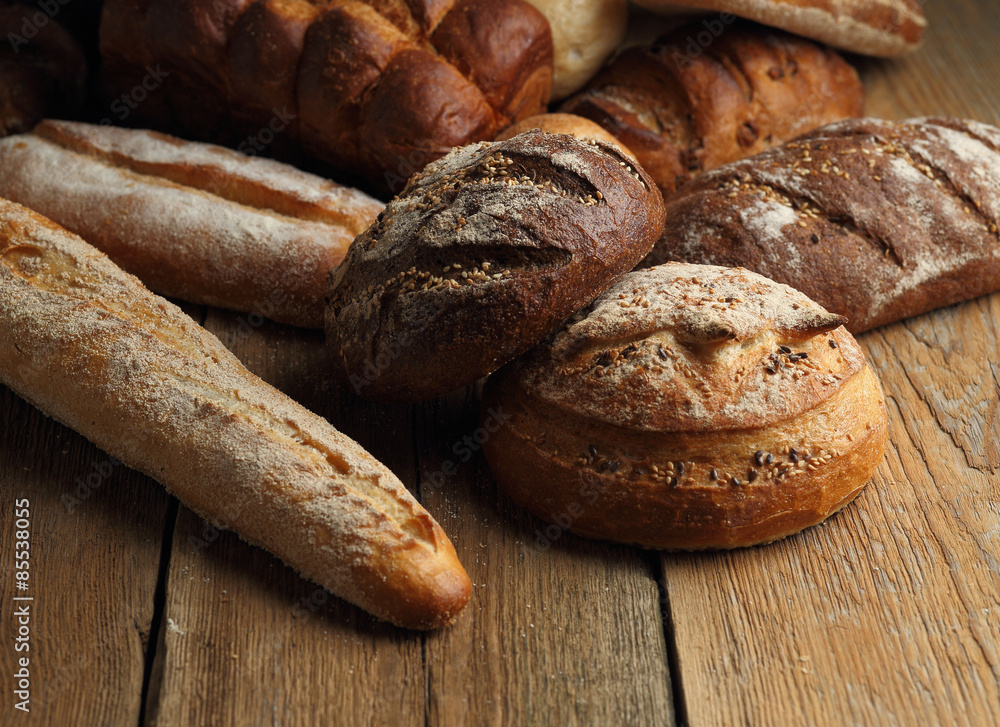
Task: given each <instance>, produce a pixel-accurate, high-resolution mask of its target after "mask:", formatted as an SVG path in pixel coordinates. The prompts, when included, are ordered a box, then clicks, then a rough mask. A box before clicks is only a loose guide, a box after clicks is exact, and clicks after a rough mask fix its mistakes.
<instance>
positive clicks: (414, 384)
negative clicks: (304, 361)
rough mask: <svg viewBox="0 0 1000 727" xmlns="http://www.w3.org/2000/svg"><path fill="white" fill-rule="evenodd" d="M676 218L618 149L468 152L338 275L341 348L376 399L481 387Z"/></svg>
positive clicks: (526, 144) (336, 332) (380, 223)
mask: <svg viewBox="0 0 1000 727" xmlns="http://www.w3.org/2000/svg"><path fill="white" fill-rule="evenodd" d="M663 209H664V208H663V198H662V197H661V196H660V192H659V191H658V190H657V188H656V184H655V183H654V182H653V180H652V178H650V177H649V175H647V174H646V173H645V172H644V171H643V170H642V169H641V168H640V167H639V166H638V164H637V163H636V162H635V160H634V159H632V158H630V157H628V156H625V155H624V154H622V153H621V152H620V151H619V150H618V149H617V148H616V147H612V146H610V145H607V144H602V143H600V142H592V141H583V140H580V139H576V138H574V137H572V136H567V135H565V134H546V133H544V132H542V131H538V130H537V129H536V130H533V131H529V132H527V133H524V134H521V135H519V136H515V137H514V138H513V139H509V140H507V141H500V142H491V143H483V144H477V145H473V146H468V147H464V148H461V149H456V150H454V151H453V152H452V153H451V154H449V155H448V156H446V157H445V158H444V159H441V160H439V161H437V162H435V163H433V164H430V165H429V166H428V167H426V169H424V171H423V172H421V173H419V174H417V175H416V176H414V177H413V178H411V180H410V182H409V183H408V184H407V186H406V189H404V190H403V193H402V194H401V195H399V197H397V198H396V199H394V200H393V201H392V202H391V203H389V206H388V207H386V208H385V210H384V211H383V212H382V213H381V214H380V215H379V216H378V220H377V222H376V223H375V224H373V225H372V226H371V227H370V228H369V229H368V231H367V232H365V233H364V234H362V235H360V236H359V237H358V238H357V239H356V240H355V241H354V243H353V244H352V245H351V247H350V249H349V250H348V252H347V257H346V258H345V259H344V262H343V263H342V264H341V265H340V267H338V268H337V269H336V271H334V273H333V274H332V275H331V284H330V285H331V287H330V300H329V304H328V305H327V314H326V331H327V340H328V342H329V346H330V348H331V350H332V352H333V353H334V355H335V356H336V357H337V358H339V360H340V361H341V362H342V365H343V367H344V370H345V371H346V372H347V374H348V377H349V380H350V381H351V382H352V387H353V388H354V390H355V392H356V393H359V394H362V395H363V396H365V397H368V398H371V399H374V400H376V401H421V400H423V399H430V398H433V397H435V396H439V395H441V394H445V393H447V392H449V391H452V390H454V389H458V388H461V387H463V386H466V385H468V384H471V383H473V382H475V381H476V380H478V379H480V378H482V377H483V376H486V375H487V374H489V373H491V372H492V371H495V370H496V369H498V368H500V367H501V366H503V365H504V364H505V363H507V362H508V361H511V360H513V359H514V358H516V357H517V356H520V355H521V354H522V353H524V352H525V351H527V350H528V349H530V348H531V347H532V346H534V345H536V344H537V343H538V342H539V341H541V340H542V339H543V338H545V337H546V336H548V335H549V334H550V333H552V332H553V331H555V330H556V329H557V328H559V326H560V325H562V323H563V321H565V320H566V319H567V318H568V317H569V316H571V315H573V314H574V313H575V312H576V311H578V310H580V308H582V307H583V306H585V305H587V304H588V303H589V302H590V301H592V300H593V299H594V298H596V297H597V296H598V295H600V294H601V293H602V292H603V291H604V290H606V289H607V288H608V287H609V286H610V285H611V284H612V283H613V282H614V281H615V280H617V279H618V278H619V277H620V276H621V275H624V274H625V273H626V272H628V271H629V270H631V269H632V268H633V267H635V264H636V263H637V262H638V261H639V260H641V259H642V257H643V256H644V255H646V254H647V253H648V252H649V250H650V249H651V248H652V244H653V242H654V241H655V240H656V238H657V237H658V236H659V234H660V232H662V230H663Z"/></svg>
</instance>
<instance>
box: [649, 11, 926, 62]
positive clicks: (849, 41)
mask: <svg viewBox="0 0 1000 727" xmlns="http://www.w3.org/2000/svg"><path fill="white" fill-rule="evenodd" d="M636 3H637V4H638V5H641V6H642V7H644V8H648V9H649V10H654V11H656V12H662V13H665V14H667V15H673V14H676V13H677V12H678V11H680V12H690V11H691V9H692V8H696V9H699V10H704V11H716V12H720V13H724V14H725V13H732V14H734V15H738V16H739V17H741V18H748V19H750V20H756V21H757V22H760V23H764V24H765V25H771V26H774V27H775V28H781V29H783V30H787V31H790V32H792V33H796V34H797V35H802V36H805V37H806V38H812V39H813V40H818V41H820V42H822V43H827V44H829V45H832V46H834V47H836V48H842V49H844V50H848V51H851V52H854V53H864V54H866V55H873V56H888V57H891V56H900V55H903V54H905V53H910V52H912V51H914V50H916V49H917V48H919V47H920V44H921V43H922V42H923V38H924V31H925V30H926V28H927V19H926V17H925V16H924V11H923V8H922V7H921V5H923V0H636Z"/></svg>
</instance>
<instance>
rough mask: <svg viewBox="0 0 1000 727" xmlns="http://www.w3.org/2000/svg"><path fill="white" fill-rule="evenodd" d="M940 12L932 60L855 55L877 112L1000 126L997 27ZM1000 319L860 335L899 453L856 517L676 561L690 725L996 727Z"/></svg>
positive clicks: (991, 18) (985, 313)
mask: <svg viewBox="0 0 1000 727" xmlns="http://www.w3.org/2000/svg"><path fill="white" fill-rule="evenodd" d="M927 11H928V14H929V16H930V19H931V22H932V31H931V33H930V34H929V37H928V41H927V44H926V46H925V48H924V49H923V50H922V51H921V52H920V53H917V54H915V55H913V56H909V57H907V58H906V59H904V60H901V61H894V62H885V61H875V60H871V59H859V58H853V59H852V60H854V61H855V62H857V63H858V64H859V66H860V67H861V70H862V76H863V78H864V79H865V82H866V86H867V89H868V104H867V111H868V113H869V114H871V115H873V116H881V117H886V118H906V117H910V116H918V115H920V116H922V115H932V114H946V115H960V116H968V117H972V118H978V119H981V120H983V121H986V122H988V123H994V124H995V123H998V122H1000V103H998V100H997V99H998V96H997V91H998V90H1000V59H998V58H997V56H996V54H995V46H996V39H997V38H998V37H1000V17H998V16H997V15H996V13H995V11H994V10H993V9H992V8H991V7H990V4H989V3H987V2H986V0H979V1H978V2H976V1H975V0H961V1H958V2H952V3H934V4H928V6H927ZM998 322H1000V296H998V295H993V296H989V297H986V298H982V299H979V300H977V301H972V302H970V303H966V304H963V305H960V306H955V307H952V308H949V309H945V310H941V311H937V312H934V313H931V314H928V315H926V316H921V317H919V318H916V319H912V320H909V321H905V322H902V323H898V324H894V325H892V326H887V327H885V328H883V329H880V330H878V331H875V332H872V333H870V334H867V335H865V336H862V337H861V342H862V345H863V346H864V347H865V349H866V352H867V354H868V356H869V360H870V362H871V363H872V365H873V367H874V368H875V370H876V372H877V373H878V374H879V376H880V378H881V379H882V382H883V385H884V388H885V391H886V395H887V398H888V402H889V415H890V437H891V441H892V445H891V446H890V449H889V452H888V454H887V457H886V460H885V462H884V463H883V464H882V466H881V467H880V468H879V470H878V472H877V473H876V476H875V478H874V479H873V481H872V483H871V484H870V485H869V488H868V489H867V491H866V492H865V493H864V494H863V495H862V496H861V497H860V498H859V500H858V501H857V503H856V504H855V505H853V506H852V507H850V508H849V509H848V510H847V511H845V512H844V513H842V514H840V515H838V516H836V517H835V518H833V519H832V520H830V521H829V522H828V523H827V524H825V525H823V526H821V527H819V528H815V529H813V530H811V531H809V532H807V533H804V534H802V535H800V536H797V537H794V538H791V539H789V540H787V541H784V542H782V543H778V544H775V545H773V546H769V547H765V548H759V549H754V550H746V551H739V552H733V553H723V554H716V555H708V556H705V555H665V556H664V557H663V573H664V583H665V586H666V595H667V598H668V601H669V605H668V609H667V610H668V616H669V618H670V620H671V622H672V623H673V625H674V635H675V639H676V643H675V647H676V650H677V661H678V666H679V670H680V677H679V679H680V686H681V690H682V693H683V704H682V705H681V708H682V709H684V710H685V711H686V714H687V717H688V719H689V724H691V725H693V726H694V727H698V726H700V725H715V724H753V725H785V724H816V725H842V724H876V723H877V724H887V725H893V724H898V725H910V724H956V725H960V724H968V725H982V724H991V723H994V722H995V721H996V718H997V715H998V714H1000V507H998V505H997V503H998V502H1000V473H998V466H1000V446H998V444H997V439H998V435H1000V413H998V412H1000V376H998V368H997V364H996V363H995V360H996V352H997V350H998V341H997V333H996V330H997V323H998Z"/></svg>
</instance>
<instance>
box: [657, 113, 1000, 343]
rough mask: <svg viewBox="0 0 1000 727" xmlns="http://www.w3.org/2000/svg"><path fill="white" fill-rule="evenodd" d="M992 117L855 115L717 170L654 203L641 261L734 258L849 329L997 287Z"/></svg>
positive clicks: (998, 161) (731, 261)
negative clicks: (660, 228)
mask: <svg viewBox="0 0 1000 727" xmlns="http://www.w3.org/2000/svg"><path fill="white" fill-rule="evenodd" d="M998 225H1000V129H997V128H995V127H992V126H987V125H986V124H981V123H977V122H975V121H963V120H960V119H912V120H909V121H903V122H891V121H879V120H876V119H855V120H851V121H845V122H841V123H839V124H833V125H830V126H827V127H825V128H822V129H817V130H816V131H814V132H813V133H811V134H807V135H806V136H803V137H800V138H798V139H796V140H795V141H794V142H790V143H788V144H786V145H785V146H782V147H778V148H777V149H772V150H771V151H768V152H765V153H764V154H760V155H758V156H756V157H754V158H752V159H744V160H742V161H739V162H735V163H733V164H728V165H726V166H724V167H721V168H720V169H716V170H715V171H713V172H710V173H708V174H706V175H704V176H702V177H700V178H699V179H696V180H694V181H693V182H691V183H689V184H688V185H686V186H685V187H684V188H683V189H682V190H680V191H679V192H678V193H677V194H676V195H675V196H674V197H673V198H672V199H671V200H669V202H668V204H667V224H666V229H665V231H664V234H663V236H662V237H661V238H660V240H659V242H657V243H656V247H654V248H653V252H652V253H650V255H649V256H648V257H647V258H646V259H645V260H644V261H643V262H642V265H643V266H650V265H657V264H659V263H662V262H666V261H668V260H681V261H684V262H691V263H705V264H710V265H729V266H736V265H739V266H742V267H745V268H749V269H751V270H753V271H755V272H757V273H760V274H762V275H766V276H768V277H769V278H771V279H772V280H776V281H778V282H780V283H785V284H786V285H790V286H792V287H793V288H797V289H799V290H801V291H802V292H803V293H805V294H806V295H808V296H809V297H810V298H812V299H813V300H815V301H816V302H817V303H819V304H820V305H822V306H823V307H825V308H826V309H827V310H829V311H832V312H834V313H837V314H840V315H843V316H846V317H847V319H848V323H847V324H846V325H847V328H848V329H849V330H850V331H851V332H853V333H858V332H860V331H866V330H868V329H869V328H875V327H877V326H881V325H884V324H886V323H891V322H893V321H897V320H899V319H901V318H906V317H908V316H914V315H918V314H920V313H924V312H926V311H929V310H933V309H934V308H940V307H942V306H946V305H951V304H953V303H958V302H959V301H963V300H968V299H970V298H974V297H976V296H979V295H984V294H986V293H989V292H992V291H994V290H998V289H1000V232H998Z"/></svg>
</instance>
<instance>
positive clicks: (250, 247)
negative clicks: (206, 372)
mask: <svg viewBox="0 0 1000 727" xmlns="http://www.w3.org/2000/svg"><path fill="white" fill-rule="evenodd" d="M0 196H2V197H6V198H7V199H10V200H13V201H15V202H18V203H20V204H23V205H25V206H27V207H31V208H32V209H34V210H36V211H37V212H39V213H41V214H43V215H45V216H46V217H48V218H50V219H52V220H53V221H55V222H56V223H58V224H60V225H62V226H63V227H66V228H67V229H69V230H71V231H73V232H75V233H76V234H78V235H80V236H81V237H83V238H84V239H86V240H87V241H88V242H90V243H91V244H93V245H95V246H96V247H97V248H99V249H100V250H102V251H103V252H105V253H107V254H108V255H109V256H110V257H111V259H112V260H114V261H115V262H116V263H117V264H118V265H120V266H121V267H123V268H125V269H126V270H128V271H129V272H130V273H132V274H134V275H136V276H137V277H139V278H140V279H141V280H142V281H143V282H144V283H145V284H146V285H147V286H148V287H149V288H150V289H152V290H154V291H156V292H157V293H160V294H162V295H169V296H173V297H176V298H181V299H183V300H188V301H191V302H194V303H204V304H208V305H215V306H219V307H222V308H229V309H232V310H237V311H245V312H248V313H251V314H256V315H259V316H264V317H267V318H271V319H273V320H276V321H280V322H282V323H289V324H291V325H296V326H304V327H309V328H322V327H323V310H324V306H325V298H326V293H327V275H328V273H329V272H330V270H331V269H332V268H334V267H336V266H337V265H338V264H339V263H340V261H341V260H342V259H343V258H344V255H345V253H346V252H347V248H348V247H349V246H350V244H351V242H352V241H353V240H354V238H355V237H356V236H357V235H359V234H360V233H361V232H363V231H364V230H365V229H366V228H367V227H368V225H369V224H371V223H372V222H373V221H374V220H375V218H376V217H377V216H378V213H379V212H380V211H381V210H382V208H383V204H382V203H381V202H379V201H377V200H375V199H373V198H371V197H369V196H368V195H366V194H364V193H362V192H359V191H357V190H354V189H350V188H346V187H341V186H339V185H337V184H334V183H332V182H329V181H327V180H325V179H321V178H319V177H315V176H313V175H311V174H305V173H303V172H300V171H298V170H297V169H295V168H293V167H290V166H288V165H286V164H280V163H278V162H274V161H271V160H269V159H264V158H254V157H248V156H244V155H243V154H239V153H237V152H234V151H230V150H229V149H223V148H221V147H215V146H209V145H206V144H196V143H193V142H185V141H181V140H180V139H175V138H172V137H169V136H164V135H162V134H157V133H154V132H148V131H134V130H129V129H120V128H116V127H112V126H92V125H88V124H79V123H73V122H68V121H44V122H42V123H41V124H39V125H38V126H37V127H36V128H35V130H34V132H33V133H31V134H26V135H20V136H11V137H7V138H6V139H0Z"/></svg>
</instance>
